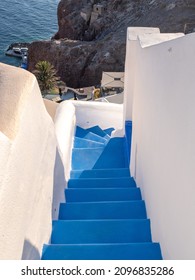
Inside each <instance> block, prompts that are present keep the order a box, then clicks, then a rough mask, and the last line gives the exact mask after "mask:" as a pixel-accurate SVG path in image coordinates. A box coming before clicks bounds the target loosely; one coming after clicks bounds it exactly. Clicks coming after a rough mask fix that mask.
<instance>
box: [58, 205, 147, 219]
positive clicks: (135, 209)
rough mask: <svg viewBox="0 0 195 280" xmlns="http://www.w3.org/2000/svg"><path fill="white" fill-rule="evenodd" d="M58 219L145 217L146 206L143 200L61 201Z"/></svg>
mask: <svg viewBox="0 0 195 280" xmlns="http://www.w3.org/2000/svg"><path fill="white" fill-rule="evenodd" d="M59 219H60V220H80V219H81V220H85V219H86V220H90V219H91V220H92V219H100V220H101V219H146V208H145V203H144V201H143V200H139V201H114V202H113V201H112V202H75V203H61V204H60V211H59Z"/></svg>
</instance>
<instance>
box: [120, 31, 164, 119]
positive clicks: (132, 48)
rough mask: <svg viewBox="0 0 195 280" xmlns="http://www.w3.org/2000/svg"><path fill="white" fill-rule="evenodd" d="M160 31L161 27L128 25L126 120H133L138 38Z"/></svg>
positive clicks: (125, 83)
mask: <svg viewBox="0 0 195 280" xmlns="http://www.w3.org/2000/svg"><path fill="white" fill-rule="evenodd" d="M153 33H160V30H159V28H151V27H128V29H127V40H126V58H125V79H124V122H125V120H132V104H133V94H134V79H135V69H136V63H137V62H136V50H137V38H138V36H139V35H141V34H153Z"/></svg>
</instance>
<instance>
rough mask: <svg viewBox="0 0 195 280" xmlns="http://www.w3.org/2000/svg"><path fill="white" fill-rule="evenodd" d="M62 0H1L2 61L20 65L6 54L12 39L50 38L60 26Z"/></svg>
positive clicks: (0, 57) (34, 39)
mask: <svg viewBox="0 0 195 280" xmlns="http://www.w3.org/2000/svg"><path fill="white" fill-rule="evenodd" d="M59 2H60V0H0V62H3V63H7V64H11V65H15V66H19V65H20V63H21V60H20V59H18V58H12V57H8V56H6V55H5V51H6V49H7V48H8V47H9V45H10V44H12V43H18V42H32V41H36V40H47V39H50V38H51V37H52V36H53V35H54V34H55V33H56V32H57V30H58V24H57V6H58V3H59Z"/></svg>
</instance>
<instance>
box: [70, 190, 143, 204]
mask: <svg viewBox="0 0 195 280" xmlns="http://www.w3.org/2000/svg"><path fill="white" fill-rule="evenodd" d="M65 197H66V201H67V202H90V201H91V202H95V201H129V200H139V199H141V192H140V189H139V188H101V189H100V188H96V189H95V188H91V189H89V188H87V189H85V188H75V189H74V188H72V189H71V188H70V189H65Z"/></svg>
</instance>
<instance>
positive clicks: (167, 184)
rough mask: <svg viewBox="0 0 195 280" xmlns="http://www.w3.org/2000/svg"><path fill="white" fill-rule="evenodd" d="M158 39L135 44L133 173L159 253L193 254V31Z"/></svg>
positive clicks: (171, 255)
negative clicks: (172, 38)
mask: <svg viewBox="0 0 195 280" xmlns="http://www.w3.org/2000/svg"><path fill="white" fill-rule="evenodd" d="M163 36H164V35H163ZM178 36H180V35H178ZM146 37H147V38H146ZM158 40H159V38H155V35H151V36H149V35H148V36H140V43H139V44H138V45H137V46H138V47H137V52H136V53H137V56H136V65H137V66H136V74H135V84H134V101H133V141H132V154H131V173H132V175H133V176H134V177H135V179H136V182H137V184H138V186H140V187H141V189H142V193H143V196H144V198H145V200H146V206H147V212H148V216H149V217H150V218H151V221H152V233H153V240H154V241H159V242H160V244H161V248H162V254H163V257H164V258H165V259H194V258H195V223H194V213H195V187H194V174H195V168H194V166H195V165H194V163H195V145H194V143H195V122H194V120H195V79H194V65H195V52H194V46H195V34H190V35H186V36H183V37H181V38H177V39H174V40H170V41H167V42H162V43H159V44H156V42H157V41H158ZM164 40H166V38H163V40H162V41H164ZM154 44H155V45H154ZM144 46H148V47H144Z"/></svg>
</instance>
